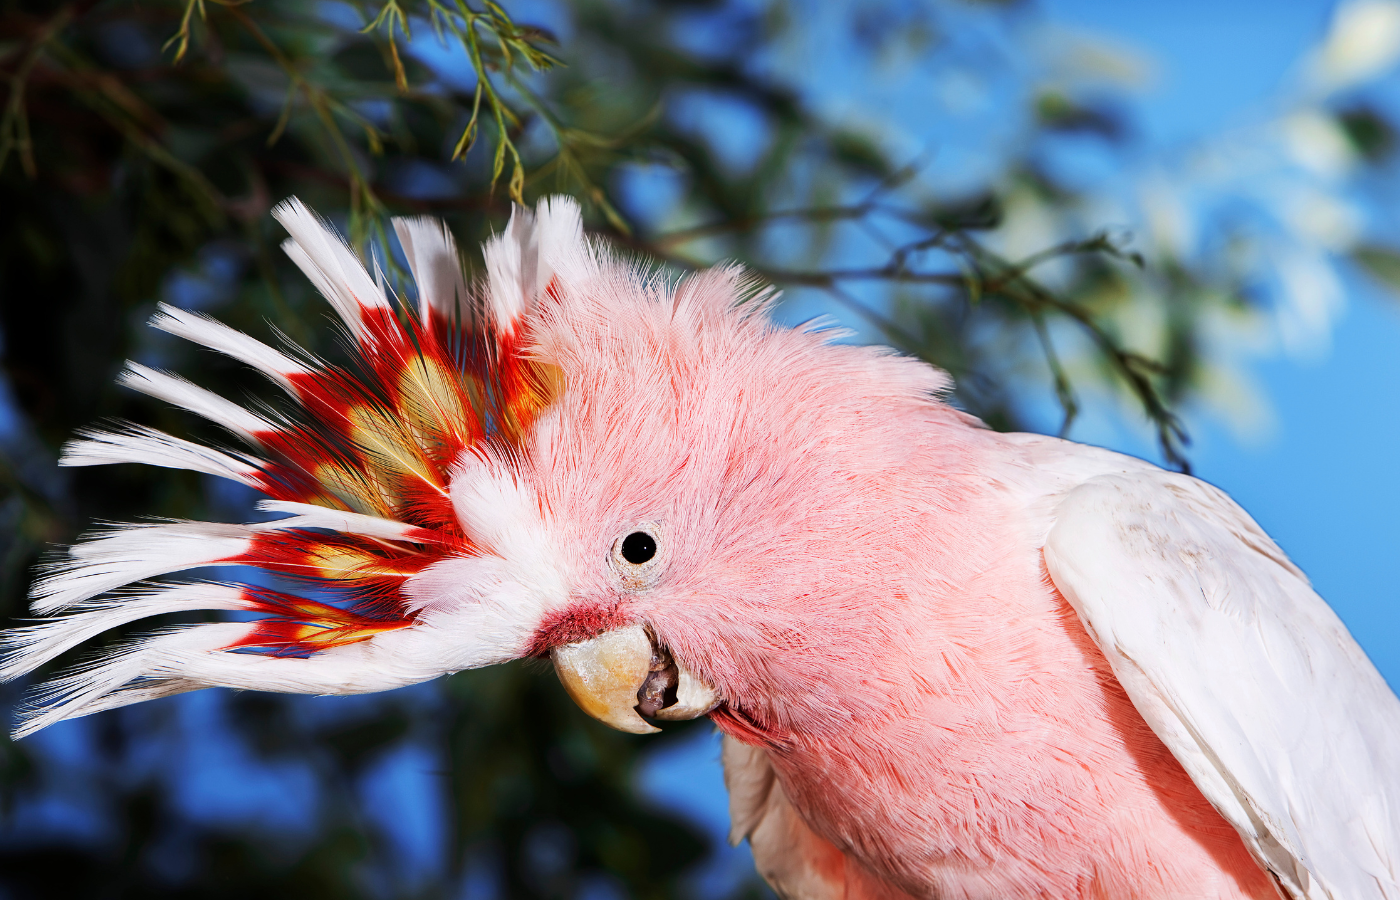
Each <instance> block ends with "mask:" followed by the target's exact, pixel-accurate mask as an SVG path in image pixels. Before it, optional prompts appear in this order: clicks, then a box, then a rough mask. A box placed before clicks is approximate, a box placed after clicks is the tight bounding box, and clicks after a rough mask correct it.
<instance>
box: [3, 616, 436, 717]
mask: <svg viewBox="0 0 1400 900" xmlns="http://www.w3.org/2000/svg"><path fill="white" fill-rule="evenodd" d="M256 628H257V625H256V623H254V624H248V623H232V622H230V623H215V624H209V625H193V626H186V627H183V628H178V629H174V630H167V631H165V632H163V633H158V634H155V635H153V636H150V637H146V638H142V639H139V640H138V641H136V642H134V643H132V644H129V645H127V646H125V647H121V648H118V649H117V650H116V651H114V652H113V653H111V654H110V655H108V656H107V657H106V658H104V659H100V660H98V661H96V662H95V663H92V664H89V665H87V666H85V667H83V668H80V669H78V670H77V671H74V672H72V673H70V674H68V675H66V676H64V677H62V678H59V679H56V680H54V681H52V682H49V683H47V684H45V685H44V686H43V687H42V688H41V690H40V692H39V693H38V694H37V695H36V696H35V697H34V698H33V700H32V702H31V704H30V707H29V710H28V712H27V714H26V715H25V716H24V718H23V721H22V722H21V724H20V725H19V727H18V728H16V729H15V732H14V735H15V738H16V739H19V738H22V737H24V736H25V735H28V734H32V733H33V732H35V731H38V730H39V729H41V728H45V727H47V726H49V725H52V724H53V723H55V722H60V721H62V720H64V719H71V718H76V717H78V716H86V715H91V714H93V713H96V712H102V711H103V710H108V709H114V708H116V707H119V706H126V705H127V704H130V703H139V702H141V701H144V700H151V699H155V698H157V697H165V696H169V695H171V694H178V693H182V692H184V691H190V690H196V689H199V688H205V687H230V688H238V689H241V690H250V691H274V692H278V693H295V694H361V693H368V692H371V691H384V690H389V689H391V688H396V687H403V686H404V685H407V684H415V683H417V682H420V681H426V680H427V679H429V678H435V677H437V676H438V675H441V674H443V672H444V669H443V668H442V659H441V657H442V653H441V646H442V645H444V644H445V645H448V646H451V645H452V644H453V642H451V641H444V638H445V637H447V635H445V634H442V633H432V634H429V633H427V631H426V630H425V629H422V628H404V629H400V630H398V631H389V632H385V633H383V634H380V635H378V636H376V637H375V638H374V639H372V640H367V641H361V642H359V643H357V644H349V645H344V646H339V647H332V648H330V649H328V650H323V651H321V652H320V653H317V654H316V655H315V656H311V657H308V658H304V659H303V658H287V657H275V656H260V655H257V654H253V653H237V652H227V651H228V649H229V648H230V647H234V646H236V645H237V644H238V643H239V642H240V641H241V640H243V639H245V638H247V637H249V636H250V635H251V634H252V633H254V631H255V629H256Z"/></svg>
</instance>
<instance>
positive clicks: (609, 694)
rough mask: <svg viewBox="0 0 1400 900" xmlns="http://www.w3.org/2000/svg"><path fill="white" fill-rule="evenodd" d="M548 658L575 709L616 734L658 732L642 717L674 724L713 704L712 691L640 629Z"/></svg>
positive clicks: (560, 650) (610, 635) (714, 695)
mask: <svg viewBox="0 0 1400 900" xmlns="http://www.w3.org/2000/svg"><path fill="white" fill-rule="evenodd" d="M551 656H552V657H553V659H554V671H555V672H557V673H558V674H559V681H560V683H561V684H563V685H564V690H566V691H568V693H569V696H570V697H572V698H573V699H574V702H575V703H577V704H578V705H579V708H580V709H582V710H583V711H584V712H586V713H588V714H589V715H590V716H592V717H593V718H595V719H597V720H598V721H600V722H603V723H604V724H607V725H611V726H612V727H614V728H616V729H617V730H619V731H629V732H631V733H633V734H651V733H653V732H656V731H660V730H661V729H659V728H657V727H656V726H654V725H652V724H651V723H650V722H648V721H647V720H646V719H645V718H643V717H642V714H643V713H645V714H646V715H647V716H648V717H650V718H653V719H661V720H663V721H679V720H681V719H694V718H696V717H698V716H703V715H704V714H705V713H707V712H709V711H710V710H712V709H714V708H715V707H716V706H718V705H719V694H718V693H717V692H716V691H715V689H714V688H713V687H711V686H710V685H708V684H706V683H705V682H704V681H703V680H701V679H699V678H697V677H695V676H694V675H693V674H691V673H690V672H689V671H688V670H687V669H685V668H684V667H682V666H680V665H679V664H677V663H676V662H675V661H674V660H673V659H672V658H671V654H670V653H668V652H667V651H666V650H665V648H661V647H657V646H656V645H655V644H654V643H653V642H652V640H651V637H650V636H649V635H648V634H647V630H646V629H645V628H644V627H642V626H641V625H629V626H627V627H626V628H619V629H617V630H616V631H609V632H606V633H604V634H600V635H598V636H597V637H595V638H592V639H590V640H586V641H580V642H579V643H577V644H565V645H564V646H562V647H558V648H556V649H555V650H554V652H553V653H552V654H551Z"/></svg>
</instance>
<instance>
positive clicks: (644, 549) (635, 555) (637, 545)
mask: <svg viewBox="0 0 1400 900" xmlns="http://www.w3.org/2000/svg"><path fill="white" fill-rule="evenodd" d="M655 555H656V538H654V537H652V536H651V535H649V534H647V533H646V532H645V531H634V532H632V533H631V534H629V535H627V537H625V538H623V539H622V558H623V559H625V560H627V561H628V562H629V563H631V564H632V565H634V566H640V565H641V564H642V563H644V562H648V561H650V560H651V558H652V557H653V556H655Z"/></svg>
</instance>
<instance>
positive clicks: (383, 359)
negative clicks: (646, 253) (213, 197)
mask: <svg viewBox="0 0 1400 900" xmlns="http://www.w3.org/2000/svg"><path fill="white" fill-rule="evenodd" d="M278 217H279V219H280V221H282V223H283V224H284V225H285V226H286V227H287V229H288V231H289V232H290V234H291V238H290V239H289V240H288V241H287V243H286V245H284V246H285V249H286V250H287V252H288V253H289V254H290V255H291V256H292V258H293V259H294V260H295V261H296V262H297V263H298V265H299V266H300V267H301V268H302V270H303V271H304V272H306V274H307V275H308V276H309V277H310V278H311V279H312V281H313V282H314V283H315V284H316V286H317V287H318V288H319V289H320V291H321V293H322V294H324V295H325V296H326V298H327V299H328V300H329V301H330V302H331V303H332V305H333V306H334V307H335V309H336V311H337V312H338V313H339V314H340V316H341V318H342V319H343V321H344V324H345V326H346V328H347V330H348V332H349V334H350V335H351V337H352V338H353V340H352V349H353V350H354V354H353V355H354V356H355V362H354V364H353V365H352V366H351V367H348V368H344V367H337V366H332V365H329V364H327V363H325V362H322V361H320V360H318V359H315V358H312V357H310V356H309V355H307V354H305V353H301V352H299V351H296V350H294V349H293V350H289V351H288V352H283V351H280V350H275V349H273V348H271V347H268V346H266V345H264V344H262V343H260V342H257V341H255V340H253V339H252V338H250V337H248V336H246V335H243V334H241V333H239V332H236V331H233V330H232V329H229V328H227V327H225V326H223V325H220V324H219V323H217V322H215V321H213V320H211V319H208V318H206V317H203V316H200V315H197V314H194V313H190V312H186V311H182V310H177V309H173V308H168V307H166V308H163V309H162V311H161V312H160V313H159V314H158V315H157V317H156V319H155V320H154V321H153V324H155V325H156V326H157V327H159V328H162V329H164V330H166V331H170V332H173V333H175V334H177V335H180V336H183V337H186V338H189V339H191V340H193V341H196V342H198V343H201V344H204V345H205V346H208V347H211V348H213V349H216V350H219V351H221V352H224V353H226V354H228V355H230V356H233V357H235V358H237V359H240V360H242V361H243V362H245V363H248V364H249V365H251V366H254V367H255V368H257V369H259V370H260V371H262V372H263V373H264V374H266V375H267V376H268V377H269V378H271V379H272V380H273V381H274V382H275V383H277V384H278V385H280V386H281V387H282V388H283V389H284V390H285V391H286V392H287V393H288V394H289V395H290V396H291V399H292V401H293V402H292V403H291V404H289V405H288V407H287V408H286V409H285V410H280V411H274V410H273V408H272V407H271V406H269V407H267V408H266V410H263V411H258V412H252V411H249V410H246V409H244V408H242V407H239V406H237V405H235V404H233V403H231V402H229V401H228V400H226V399H224V398H222V397H219V396H217V395H214V394H212V393H210V392H208V391H205V390H203V389H202V388H199V387H197V386H195V385H193V384H191V383H189V382H187V381H184V380H182V379H179V378H177V377H175V376H173V375H169V374H167V373H164V372H159V371H155V370H151V369H147V368H144V367H141V366H138V365H135V364H132V365H131V366H130V367H129V368H128V370H127V372H126V373H124V375H123V380H124V381H125V382H126V383H127V384H128V385H129V386H131V387H134V388H136V389H138V390H142V391H145V392H147V393H149V394H152V395H154V396H157V397H160V398H162V399H164V400H167V401H169V402H171V403H174V404H175V405H178V406H181V407H183V408H185V409H188V410H190V411H193V412H195V413H197V414H200V415H203V416H205V417H206V418H208V419H210V420H212V421H214V422H216V423H218V424H220V425H222V426H224V427H225V428H227V429H228V430H229V431H231V432H233V433H234V434H235V435H236V436H237V437H239V438H240V439H241V440H242V441H243V442H244V443H246V444H247V445H248V450H247V451H241V450H240V451H235V450H228V449H215V448H211V447H207V446H203V445H197V444H193V443H190V442H187V441H184V440H181V439H179V438H175V437H172V436H170V435H166V434H164V433H161V432H156V431H153V430H151V429H148V428H144V427H141V426H135V425H126V426H122V427H119V428H117V429H114V430H108V431H91V432H88V433H87V434H85V435H84V436H83V438H82V439H81V440H78V441H75V442H74V443H72V444H70V445H69V446H68V447H67V448H66V452H65V456H64V462H65V463H66V464H69V465H92V464H100V463H113V462H143V463H148V464H154V465H160V466H168V467H175V468H186V469H194V470H196V471H201V472H207V473H212V474H216V475H220V476H222V477H226V478H231V479H234V480H236V481H240V482H242V483H244V484H247V485H251V486H252V487H254V488H256V489H257V490H259V491H261V492H263V493H264V494H265V495H267V497H268V499H267V500H265V501H263V504H262V506H263V508H264V509H266V510H271V511H274V512H280V513H286V514H288V515H286V517H285V518H280V519H275V520H272V521H268V522H261V523H255V524H251V525H227V524H212V523H202V522H188V521H176V522H160V523H153V524H139V525H126V526H118V527H117V528H114V529H112V530H110V531H108V532H106V533H103V534H101V535H98V536H96V537H94V538H93V539H90V540H88V541H86V542H84V543H79V544H77V545H75V546H74V547H72V548H71V549H70V551H69V555H68V557H67V558H66V559H64V560H61V561H60V562H58V563H56V564H54V565H53V566H52V567H51V568H50V571H49V572H48V573H47V574H46V576H45V577H44V578H43V579H42V580H41V581H40V582H39V583H38V584H37V586H36V588H35V594H34V596H35V601H34V608H35V611H36V612H37V613H40V614H43V615H44V616H45V618H43V619H41V620H40V621H39V622H38V623H37V624H34V625H31V626H28V627H26V628H21V629H17V630H14V631H11V632H9V633H7V634H6V636H5V641H6V643H7V645H8V653H9V655H8V659H7V660H6V662H5V665H4V667H3V669H0V675H3V676H4V677H8V678H14V677H17V676H19V675H22V674H24V673H27V672H29V671H32V670H33V669H35V668H37V667H38V666H40V665H42V664H44V663H46V662H48V661H49V660H51V659H53V658H55V657H57V656H59V655H60V654H62V653H64V652H66V651H67V650H69V649H71V648H73V647H75V646H77V645H78V644H80V643H82V642H84V641H86V640H88V639H90V638H92V637H94V636H96V635H98V634H100V633H102V632H103V631H106V630H107V629H109V628H112V627H115V626H117V625H121V624H124V623H127V622H131V621H134V620H137V619H142V618H145V617H148V616H153V615H157V614H161V613H168V612H177V611H187V610H192V609H229V610H241V611H245V612H252V613H256V614H259V615H258V617H256V618H254V620H253V621H243V622H225V623H213V624H203V625H193V626H183V627H180V628H177V629H173V630H166V631H163V632H159V633H156V634H154V635H152V636H148V637H145V638H142V639H141V640H140V641H138V642H136V643H133V644H129V645H127V646H124V647H122V648H121V649H119V650H117V651H115V652H114V653H112V654H111V655H109V656H107V657H106V658H104V659H101V660H99V661H97V662H96V663H94V664H90V665H88V666H86V667H84V668H82V669H80V670H77V671H75V672H73V673H71V674H69V675H67V676H65V677H63V678H60V679H58V680H56V681H54V682H50V683H49V684H47V685H44V686H42V687H41V689H40V692H39V693H38V695H37V702H36V703H35V704H34V705H33V707H32V708H31V710H30V712H29V714H28V716H27V718H26V719H25V721H24V722H23V724H22V725H21V726H20V728H19V729H18V732H19V733H20V734H24V733H28V732H30V731H33V730H36V729H38V728H42V727H44V726H45V725H48V724H50V723H52V722H55V721H58V720H60V719H64V718H69V717H73V716H80V715H86V714H89V713H93V712H97V711H100V710H103V709H108V708H111V707H114V706H120V705H123V704H126V703H131V702H136V701H139V700H144V699H148V698H152V697H159V696H164V695H168V694H173V693H179V692H181V691H186V690H191V689H195V688H201V687H207V686H229V687H236V688H246V689H254V690H270V691H284V692H305V693H356V692H364V691H374V690H382V689H386V688H391V687H396V686H400V685H404V684H410V683H414V682H419V681H423V680H426V679H429V678H433V677H436V676H438V675H441V674H444V673H448V672H455V671H459V670H463V669H468V668H474V667H478V666H484V665H490V664H494V663H499V662H504V661H506V660H510V659H517V658H521V657H538V658H544V657H548V658H551V659H552V660H553V662H554V665H555V668H556V670H557V671H558V673H559V677H560V680H561V681H562V682H563V684H564V686H565V688H566V689H567V690H568V692H569V694H570V695H571V696H572V697H573V698H574V699H575V700H576V701H577V702H578V704H579V705H580V706H581V707H582V708H583V709H584V710H585V711H587V712H588V713H590V714H591V715H593V716H595V717H597V718H599V719H601V720H602V721H604V722H607V723H608V724H610V725H613V726H614V727H617V728H620V729H623V730H625V731H633V732H648V731H652V730H655V727H656V726H655V723H656V722H664V721H667V720H677V719H686V718H694V717H696V716H700V715H704V714H707V713H713V714H715V715H716V717H717V719H718V720H719V721H720V723H721V725H724V726H725V727H727V728H729V729H730V730H733V731H735V732H736V733H740V734H741V735H745V736H748V737H750V738H751V739H754V740H777V739H781V735H782V734H784V733H785V732H787V731H789V730H790V729H791V728H792V727H793V726H794V724H795V723H799V722H810V721H813V720H820V719H822V718H823V717H825V718H826V719H830V718H831V717H833V716H836V717H840V716H843V715H852V714H855V713H856V712H858V710H859V707H860V706H861V705H862V704H869V705H872V706H873V705H881V704H885V703H887V702H888V694H889V690H890V689H891V686H890V685H887V684H881V683H880V682H881V678H882V677H883V676H882V675H881V674H880V671H879V667H878V665H874V664H873V663H872V661H871V660H870V659H868V658H864V656H863V654H865V653H866V652H867V649H868V648H870V647H873V646H879V645H881V644H882V643H883V644H888V643H890V642H894V641H898V640H899V639H900V630H901V625H900V622H899V620H898V616H897V615H896V614H895V613H894V612H892V611H885V608H884V607H882V606H880V604H879V603H875V604H872V603H871V599H872V598H893V597H897V596H898V595H899V594H900V592H901V583H900V578H901V576H900V567H899V565H898V559H899V557H900V555H901V554H907V552H908V550H909V548H908V547H905V546H900V543H901V537H900V536H901V535H904V534H912V533H915V532H917V531H919V530H920V529H923V530H927V529H928V528H930V527H932V523H930V522H927V521H923V520H922V518H921V517H923V516H925V515H926V512H924V511H926V510H928V509H930V508H932V507H937V506H938V505H939V504H937V503H934V504H932V507H931V505H930V503H929V498H928V497H927V496H917V497H916V496H914V495H913V489H912V488H911V487H909V486H907V485H905V483H904V482H903V481H902V480H901V478H900V476H899V472H900V471H901V470H902V469H903V468H904V467H906V466H907V464H908V462H909V460H910V458H911V455H912V454H917V453H924V452H928V450H927V448H918V447H911V446H909V441H908V434H909V432H908V430H907V429H902V426H901V425H900V424H899V423H902V422H907V421H908V420H909V419H910V418H911V417H914V418H924V419H929V418H936V417H947V416H955V415H957V414H956V413H954V412H952V411H951V410H949V409H948V408H947V407H946V406H943V405H941V404H938V403H934V402H931V400H932V398H933V395H935V394H936V393H937V392H938V391H940V390H942V389H943V388H944V387H946V383H945V382H946V379H945V378H944V376H943V375H942V374H941V373H938V372H936V371H935V370H933V369H932V368H930V367H927V366H925V365H923V364H921V363H917V362H915V361H912V360H908V359H903V358H900V357H897V356H894V355H892V354H889V353H888V352H886V351H880V350H874V349H869V348H859V347H852V346H844V345H839V344H833V343H832V342H831V341H830V337H831V334H830V333H829V332H827V333H822V332H819V331H816V330H814V329H812V328H798V329H788V328H782V327H778V326H776V325H774V324H773V323H772V322H771V321H770V319H769V317H768V307H769V305H770V297H769V295H768V293H767V292H765V291H764V290H762V289H760V288H759V287H758V286H757V285H756V284H754V283H753V282H752V281H751V280H749V279H747V278H746V276H745V275H744V274H743V273H742V272H741V271H740V270H738V269H737V268H734V267H729V268H718V269H713V270H710V271H707V272H702V273H699V274H696V275H693V276H691V277H688V278H686V279H684V280H682V281H680V282H679V283H675V284H673V283H670V282H668V281H667V280H666V279H665V278H663V277H662V276H661V275H659V274H657V273H655V272H651V271H648V270H646V269H644V268H641V267H639V266H637V265H633V264H629V263H627V262H625V261H622V260H619V259H617V258H616V257H614V256H613V255H611V254H610V253H609V252H607V251H606V250H604V249H603V248H601V247H598V246H596V245H595V244H594V243H592V242H591V241H589V240H588V239H587V238H586V237H585V236H584V234H583V231H582V228H581V223H580V218H579V213H578V209H577V207H576V206H575V205H574V204H573V203H572V201H569V200H565V199H554V200H549V201H544V202H542V203H541V205H540V206H539V208H538V210H537V211H536V212H535V213H533V214H532V213H530V212H528V211H526V210H523V209H517V210H516V212H515V215H514V216H513V218H512V221H511V224H510V225H509V226H508V227H507V229H506V231H505V232H504V233H503V234H501V235H498V236H497V237H495V238H493V239H492V240H491V241H489V242H488V243H487V245H486V247H485V253H484V257H485V269H486V273H487V277H485V278H484V279H482V281H481V283H479V284H477V285H468V284H467V282H466V280H465V279H464V277H463V274H462V268H461V265H460V262H459V260H458V256H457V251H456V248H455V246H454V244H453V241H452V239H451V236H450V235H449V234H448V233H447V232H446V231H445V229H444V228H443V226H442V225H441V224H439V223H436V222H433V221H430V220H422V219H420V220H407V221H405V220H400V221H398V222H396V228H397V231H398V234H399V237H400V241H401V243H402V245H403V249H404V253H405V256H406V258H407V261H408V264H409V266H410V268H411V270H412V272H413V275H414V278H415V281H416V284H417V293H418V304H417V307H416V309H413V310H410V309H406V308H399V307H398V306H397V305H396V304H395V303H393V302H391V299H390V297H388V296H386V291H385V290H384V288H383V286H382V285H381V284H379V283H376V281H375V280H374V279H371V278H370V276H369V275H368V274H367V272H366V271H365V269H364V267H363V265H362V264H361V263H360V261H359V260H358V259H357V258H356V257H355V256H354V255H353V254H352V253H351V252H350V251H349V249H348V248H347V247H346V246H345V244H344V243H343V242H342V241H341V240H340V239H339V237H338V236H337V235H335V234H334V232H332V231H330V230H329V229H328V228H327V227H326V226H325V225H324V223H322V222H321V221H320V220H319V219H317V218H316V217H315V215H314V214H313V213H311V212H310V211H309V210H307V209H306V208H305V207H303V206H301V205H300V204H299V203H297V202H296V201H290V202H288V203H285V204H283V205H282V206H281V207H279V209H278ZM924 489H926V486H924V487H923V488H920V490H924ZM949 490H950V491H951V490H956V487H950V488H949ZM204 566H235V567H249V566H251V567H255V568H256V569H261V570H263V571H262V573H261V574H256V575H253V576H250V577H249V578H248V579H247V580H246V581H243V582H204V581H199V582H189V581H175V582H169V581H167V582H152V581H150V579H158V578H162V577H164V576H168V575H171V574H172V573H176V572H181V571H185V570H189V569H194V568H200V567H204ZM229 571H232V572H235V573H236V572H247V571H248V569H246V568H242V569H231V570H229ZM133 585H134V586H133ZM891 609H893V607H891ZM853 672H859V673H862V677H860V678H856V679H855V680H854V681H855V682H856V683H853V681H852V678H851V673H853Z"/></svg>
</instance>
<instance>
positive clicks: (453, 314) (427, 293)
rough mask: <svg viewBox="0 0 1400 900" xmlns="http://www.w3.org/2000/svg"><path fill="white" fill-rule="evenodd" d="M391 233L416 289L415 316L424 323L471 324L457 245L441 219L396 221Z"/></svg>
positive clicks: (465, 285) (421, 218)
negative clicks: (416, 313) (405, 259)
mask: <svg viewBox="0 0 1400 900" xmlns="http://www.w3.org/2000/svg"><path fill="white" fill-rule="evenodd" d="M394 233H395V234H397V235H398V236H399V243H400V244H402V245H403V253H404V256H405V257H406V258H407V259H408V268H409V271H411V272H412V273H413V281H414V283H415V284H416V285H417V286H418V314H419V316H421V317H422V319H423V321H424V322H429V321H432V320H434V319H439V320H443V321H447V322H453V321H456V322H462V323H464V324H470V323H471V319H472V316H471V295H470V294H469V293H468V291H467V282H466V278H465V277H464V275H463V274H462V258H461V255H460V254H459V253H458V252H457V242H456V240H454V239H453V237H452V232H451V231H448V230H447V225H446V224H445V223H444V222H442V221H441V220H440V219H430V218H427V217H420V218H414V219H404V218H400V219H395V220H394Z"/></svg>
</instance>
